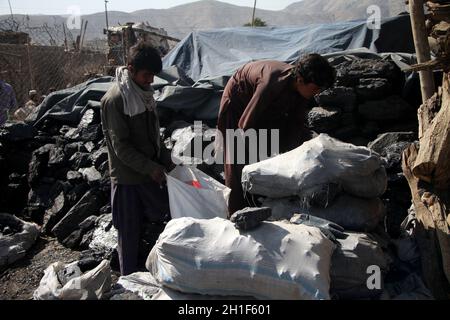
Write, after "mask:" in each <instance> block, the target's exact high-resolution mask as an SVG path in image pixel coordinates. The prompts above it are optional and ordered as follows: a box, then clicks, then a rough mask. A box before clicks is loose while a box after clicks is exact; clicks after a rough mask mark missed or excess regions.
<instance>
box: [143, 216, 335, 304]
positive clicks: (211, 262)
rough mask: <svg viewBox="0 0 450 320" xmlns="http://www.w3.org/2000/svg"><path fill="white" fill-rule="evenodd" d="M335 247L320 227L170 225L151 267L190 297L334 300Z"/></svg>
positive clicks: (184, 221)
mask: <svg viewBox="0 0 450 320" xmlns="http://www.w3.org/2000/svg"><path fill="white" fill-rule="evenodd" d="M334 248H335V245H334V244H333V243H332V242H331V241H330V240H329V239H327V238H326V237H325V236H324V235H323V234H322V232H321V231H320V230H319V229H318V228H314V227H309V226H305V225H295V224H290V223H283V222H263V223H262V224H261V226H259V227H258V228H257V229H255V230H252V231H247V232H242V231H240V230H238V229H236V228H235V226H234V225H233V223H232V222H230V221H229V220H225V219H221V218H214V219H194V218H180V219H175V220H171V221H169V223H168V224H167V226H166V228H165V230H164V232H163V233H161V235H160V237H159V239H158V241H157V243H156V244H155V246H154V247H153V249H152V251H151V252H150V254H149V256H148V258H147V262H146V267H147V269H148V270H149V271H150V272H151V273H152V274H153V276H154V277H155V279H156V280H157V281H158V282H159V283H161V284H162V285H164V286H166V287H169V288H171V289H174V290H178V291H181V292H186V293H198V294H205V295H219V296H226V295H229V296H230V295H232V296H252V297H255V298H258V299H288V300H297V299H308V300H309V299H313V300H314V299H329V286H330V263H331V255H332V253H333V250H334Z"/></svg>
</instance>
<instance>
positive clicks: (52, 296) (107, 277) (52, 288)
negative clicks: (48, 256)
mask: <svg viewBox="0 0 450 320" xmlns="http://www.w3.org/2000/svg"><path fill="white" fill-rule="evenodd" d="M77 264H78V261H76V262H73V263H70V264H68V265H66V264H64V263H62V262H55V263H52V264H51V265H50V266H49V267H48V268H47V269H45V271H44V276H43V277H42V279H41V282H40V283H39V287H38V288H37V289H36V291H35V292H34V294H33V299H34V300H96V299H102V298H103V297H104V294H105V293H107V292H109V291H110V290H111V267H110V266H109V261H108V260H103V261H102V262H101V263H100V264H99V265H98V266H97V267H96V268H94V269H92V270H89V271H87V272H86V273H84V274H81V271H80V269H79V268H78V266H77ZM64 270H70V271H71V272H73V276H72V277H70V279H69V281H68V282H67V283H61V282H60V280H59V278H58V272H61V271H64Z"/></svg>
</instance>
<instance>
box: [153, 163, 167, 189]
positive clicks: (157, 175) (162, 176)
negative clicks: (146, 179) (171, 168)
mask: <svg viewBox="0 0 450 320" xmlns="http://www.w3.org/2000/svg"><path fill="white" fill-rule="evenodd" d="M150 178H152V180H153V181H155V182H156V183H157V184H159V185H160V186H162V185H164V184H165V183H166V171H165V169H164V167H163V166H157V167H156V169H155V170H153V172H152V173H151V174H150Z"/></svg>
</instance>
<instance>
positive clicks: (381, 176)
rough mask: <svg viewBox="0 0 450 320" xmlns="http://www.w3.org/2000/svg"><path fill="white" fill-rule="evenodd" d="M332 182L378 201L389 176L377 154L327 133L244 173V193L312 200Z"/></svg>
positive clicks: (249, 166)
mask: <svg viewBox="0 0 450 320" xmlns="http://www.w3.org/2000/svg"><path fill="white" fill-rule="evenodd" d="M330 183H335V184H338V185H340V186H342V188H343V190H344V191H345V192H347V193H349V194H352V195H354V196H357V197H363V198H376V197H379V196H380V195H382V194H383V193H384V191H385V190H386V187H387V175H386V170H385V168H384V167H383V165H382V161H381V158H380V157H379V156H378V155H377V154H376V153H374V152H372V151H371V150H370V149H368V148H366V147H359V146H355V145H352V144H349V143H344V142H341V141H339V140H336V139H334V138H332V137H330V136H328V135H327V134H320V135H319V136H317V137H316V138H314V139H312V140H309V141H307V142H305V143H304V144H302V145H301V146H300V147H298V148H296V149H294V150H292V151H289V152H286V153H283V154H281V155H278V156H276V157H274V158H270V159H267V160H264V161H261V162H258V163H254V164H251V165H247V166H245V167H244V169H243V171H242V186H243V189H244V191H247V192H250V193H252V194H256V195H262V196H266V197H270V198H283V197H290V196H299V197H300V198H302V199H308V198H310V197H311V196H312V195H313V194H314V193H315V192H317V191H319V190H321V189H322V188H323V186H324V185H328V184H330Z"/></svg>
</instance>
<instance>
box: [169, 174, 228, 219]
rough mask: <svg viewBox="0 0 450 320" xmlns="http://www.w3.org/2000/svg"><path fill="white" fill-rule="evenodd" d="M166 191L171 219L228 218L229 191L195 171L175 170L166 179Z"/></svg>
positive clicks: (205, 175)
mask: <svg viewBox="0 0 450 320" xmlns="http://www.w3.org/2000/svg"><path fill="white" fill-rule="evenodd" d="M167 188H168V191H169V205H170V213H171V216H172V219H175V218H181V217H193V218H199V219H210V218H215V217H221V218H227V216H228V198H229V197H230V192H231V189H230V188H228V187H226V186H224V185H223V184H221V183H220V182H218V181H216V180H215V179H213V178H211V177H210V176H208V175H207V174H205V173H203V172H202V171H200V170H198V169H196V168H193V167H188V166H177V167H176V168H175V169H173V170H172V171H171V172H170V173H169V174H168V175H167Z"/></svg>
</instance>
